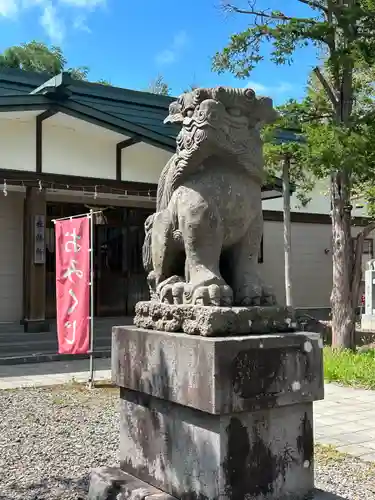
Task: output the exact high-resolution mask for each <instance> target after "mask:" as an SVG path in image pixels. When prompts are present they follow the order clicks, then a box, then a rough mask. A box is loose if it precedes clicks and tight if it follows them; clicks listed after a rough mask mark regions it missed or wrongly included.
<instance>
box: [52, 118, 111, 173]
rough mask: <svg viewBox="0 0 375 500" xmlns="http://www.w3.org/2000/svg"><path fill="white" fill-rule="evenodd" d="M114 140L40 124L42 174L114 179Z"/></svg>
mask: <svg viewBox="0 0 375 500" xmlns="http://www.w3.org/2000/svg"><path fill="white" fill-rule="evenodd" d="M116 143H117V141H116V139H109V138H108V137H107V136H105V137H101V136H98V135H95V136H94V135H91V134H85V133H83V132H82V131H79V132H78V131H76V130H75V129H74V128H70V127H65V126H63V125H62V124H60V123H59V124H55V123H54V122H53V121H52V120H45V121H44V122H43V150H42V151H43V152H42V158H43V163H42V170H43V172H45V173H51V174H64V175H77V176H83V177H99V178H103V179H116Z"/></svg>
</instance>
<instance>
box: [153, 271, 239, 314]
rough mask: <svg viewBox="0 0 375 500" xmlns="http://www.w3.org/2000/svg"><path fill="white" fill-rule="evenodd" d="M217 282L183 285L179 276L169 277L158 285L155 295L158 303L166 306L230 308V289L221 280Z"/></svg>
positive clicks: (231, 297) (231, 299) (231, 302)
mask: <svg viewBox="0 0 375 500" xmlns="http://www.w3.org/2000/svg"><path fill="white" fill-rule="evenodd" d="M211 281H213V280H211ZM217 281H218V282H217V283H215V282H213V283H212V282H211V283H210V284H204V283H203V284H201V283H199V284H196V285H193V284H192V283H185V281H184V279H183V278H181V277H180V276H171V277H170V278H168V279H167V280H165V281H163V282H162V283H160V284H159V285H158V287H157V294H158V297H159V300H160V302H163V303H166V304H181V305H182V304H191V305H202V306H203V305H204V306H217V307H219V306H222V307H230V306H231V305H232V304H233V292H232V289H231V288H230V287H229V286H228V285H227V284H225V282H223V280H222V279H219V278H218V280H217Z"/></svg>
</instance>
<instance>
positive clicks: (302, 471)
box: [112, 327, 323, 500]
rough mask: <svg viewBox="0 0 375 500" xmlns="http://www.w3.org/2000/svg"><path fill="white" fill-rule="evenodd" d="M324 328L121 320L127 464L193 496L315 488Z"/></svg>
mask: <svg viewBox="0 0 375 500" xmlns="http://www.w3.org/2000/svg"><path fill="white" fill-rule="evenodd" d="M322 346H323V345H322V342H321V340H320V337H319V335H318V334H311V333H309V334H305V333H285V334H273V335H258V336H254V335H253V336H246V337H244V336H241V337H240V336H238V337H235V336H231V337H223V338H220V337H213V338H207V337H194V336H191V335H186V334H182V333H167V332H158V331H151V330H143V329H140V328H136V327H115V328H114V329H113V344H112V377H113V381H114V382H115V383H116V384H117V385H118V386H120V388H121V389H120V397H121V430H120V461H121V469H122V471H123V472H125V473H129V474H132V475H134V476H136V477H137V478H139V479H140V480H143V481H145V482H146V483H148V484H150V485H152V486H153V487H155V488H158V489H160V490H162V491H163V492H165V493H166V494H170V495H173V496H174V497H176V498H178V499H180V498H183V499H185V500H190V499H192V500H197V499H204V500H213V499H215V500H216V499H219V497H220V498H221V499H231V500H232V499H233V500H242V499H245V498H251V499H254V500H257V499H259V500H260V499H262V500H264V499H267V500H271V499H278V500H280V499H284V498H285V499H292V498H293V499H302V498H304V497H305V496H306V495H308V494H310V493H312V490H313V486H314V470H313V416H312V413H313V408H312V403H313V401H314V400H318V399H322V398H323V370H322Z"/></svg>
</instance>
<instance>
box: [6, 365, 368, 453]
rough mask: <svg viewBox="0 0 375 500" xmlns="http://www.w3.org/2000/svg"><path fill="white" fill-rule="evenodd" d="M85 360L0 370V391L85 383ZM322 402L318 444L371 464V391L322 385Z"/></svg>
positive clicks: (102, 371) (104, 375)
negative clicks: (331, 447) (323, 388)
mask: <svg viewBox="0 0 375 500" xmlns="http://www.w3.org/2000/svg"><path fill="white" fill-rule="evenodd" d="M88 369H89V364H88V360H79V361H69V362H63V361H57V362H53V363H36V364H27V365H10V366H0V390H1V389H15V388H18V387H30V386H50V385H59V384H64V383H68V382H71V381H73V380H75V381H77V382H86V381H87V380H88V376H89V373H88ZM95 369H96V371H95V380H110V378H111V371H110V360H109V359H98V360H95ZM325 391H326V392H325V399H324V401H318V402H316V403H314V431H315V440H316V441H317V442H318V443H322V444H328V445H333V446H334V447H335V448H337V449H338V450H340V451H342V452H344V453H348V454H350V455H354V456H357V457H360V458H361V459H362V460H367V461H374V462H375V391H367V390H364V389H353V388H349V387H340V386H338V385H335V384H326V386H325Z"/></svg>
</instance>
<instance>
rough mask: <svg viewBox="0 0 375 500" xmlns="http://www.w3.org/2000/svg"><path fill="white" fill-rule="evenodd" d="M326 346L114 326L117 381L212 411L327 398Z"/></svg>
mask: <svg viewBox="0 0 375 500" xmlns="http://www.w3.org/2000/svg"><path fill="white" fill-rule="evenodd" d="M322 347H323V343H322V342H321V339H320V336H319V335H318V334H314V333H306V334H304V333H303V332H299V333H279V334H272V335H249V336H232V337H201V336H192V335H187V334H185V333H169V332H158V331H155V330H145V329H143V328H136V327H134V326H133V327H131V326H123V327H122V326H116V327H114V328H113V336H112V357H111V364H112V380H113V382H114V383H115V384H116V385H118V386H119V387H126V388H127V389H132V390H134V391H139V392H144V393H146V394H149V395H150V396H155V397H157V398H161V399H166V400H169V401H171V402H174V403H178V404H179V405H184V406H190V407H192V408H195V409H197V410H200V411H203V412H208V413H214V414H223V413H227V414H230V413H235V412H242V411H254V410H261V409H267V408H270V407H273V408H274V407H276V406H287V405H293V404H298V403H304V402H311V401H316V400H317V399H322V398H323V394H324V388H323V361H322V359H323V356H322Z"/></svg>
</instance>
